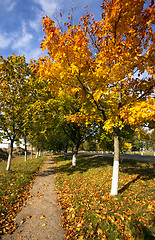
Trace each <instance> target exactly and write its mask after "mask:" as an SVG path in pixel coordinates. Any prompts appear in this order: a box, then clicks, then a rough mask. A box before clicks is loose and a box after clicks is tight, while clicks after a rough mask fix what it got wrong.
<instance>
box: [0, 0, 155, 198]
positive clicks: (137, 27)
mask: <svg viewBox="0 0 155 240" xmlns="http://www.w3.org/2000/svg"><path fill="white" fill-rule="evenodd" d="M102 9H103V13H102V20H101V21H95V20H94V18H93V16H92V15H90V14H89V13H88V12H86V15H85V16H83V17H82V18H81V20H80V22H79V23H78V24H77V25H73V24H70V23H67V24H65V26H64V28H62V27H60V26H57V25H56V23H55V22H54V21H53V20H52V19H50V18H49V17H48V16H47V17H46V18H43V27H44V31H45V37H44V40H43V42H42V44H41V47H42V49H43V50H45V49H47V50H48V56H46V57H44V58H43V57H42V58H40V59H39V60H38V61H33V63H31V69H30V67H29V66H27V64H25V60H24V57H23V56H22V57H17V56H15V55H14V56H11V57H9V58H8V60H7V61H6V60H4V59H3V58H1V86H2V88H1V90H0V91H1V93H2V94H1V99H0V104H1V105H0V108H1V109H0V110H1V126H2V127H3V131H4V132H5V134H7V137H9V139H10V141H13V140H15V137H17V136H20V134H21V135H22V136H29V138H32V140H33V141H34V142H35V141H36V144H37V145H38V148H39V147H42V146H43V145H45V143H47V144H46V146H48V148H50V146H49V145H51V144H53V145H54V144H55V143H56V141H54V139H57V142H59V143H60V144H61V141H59V139H58V138H61V139H63V141H62V142H63V143H64V141H65V146H66V149H67V145H68V144H69V142H70V141H71V143H72V146H73V159H72V165H73V166H75V165H76V155H77V152H78V149H79V146H80V144H81V143H83V142H84V141H85V140H86V139H88V138H89V137H93V136H95V137H96V135H97V134H98V133H100V131H101V129H102V133H101V136H102V139H104V140H106V139H107V140H108V141H107V143H109V144H111V139H112V136H113V139H114V166H113V180H112V188H111V195H116V194H117V193H118V175H119V153H120V139H124V138H129V136H130V135H131V133H132V134H133V132H134V131H135V130H137V128H139V127H140V126H142V125H144V124H146V123H147V126H150V127H152V128H153V124H154V121H155V104H154V103H155V102H154V98H153V88H154V86H155V84H154V79H153V74H154V45H153V39H154V33H153V30H152V26H153V24H154V8H153V4H152V2H151V3H150V5H149V6H147V7H146V5H145V1H144V0H141V1H139V0H135V1H131V0H123V1H122V0H117V1H116V0H114V1H112V0H105V1H103V4H102ZM71 22H72V21H71ZM22 59H23V60H22ZM9 61H11V62H12V63H11V64H13V65H11V64H10V63H9ZM16 61H19V62H20V64H19V66H20V67H19V68H18V67H17V65H18V64H17V62H16ZM14 64H15V65H14ZM24 64H25V65H24ZM14 69H15V70H14ZM7 74H8V75H7ZM8 76H9V77H8ZM144 76H145V77H144ZM16 84H18V85H17V86H16ZM10 86H13V88H11V87H10ZM10 89H11V90H10ZM12 89H13V90H12ZM15 89H17V91H14V90H15ZM13 92H17V94H15V95H14V94H13ZM6 93H9V96H10V98H8V100H7V104H8V103H9V104H10V106H12V103H14V104H15V105H14V104H13V106H12V108H10V110H8V107H7V106H8V105H7V104H6V102H5V101H4V100H3V98H4V99H5V97H4V95H5V96H6ZM6 99H7V98H6ZM19 100H20V103H19ZM21 100H22V101H23V103H22V101H21ZM3 102H4V104H3ZM5 106H6V107H5ZM7 116H12V117H11V118H10V117H9V118H8V117H7ZM7 119H9V120H8V122H9V123H10V121H11V122H12V125H9V126H11V127H9V128H8V126H7V125H6V123H7ZM15 119H16V120H15ZM6 129H7V130H6ZM8 129H9V130H8ZM16 129H17V131H15V130H16ZM103 131H104V133H103ZM105 131H106V132H107V134H105ZM32 136H33V137H32ZM107 145H108V144H107Z"/></svg>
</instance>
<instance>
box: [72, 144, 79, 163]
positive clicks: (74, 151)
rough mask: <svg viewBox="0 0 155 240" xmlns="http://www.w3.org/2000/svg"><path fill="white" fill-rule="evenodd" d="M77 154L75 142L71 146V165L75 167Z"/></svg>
mask: <svg viewBox="0 0 155 240" xmlns="http://www.w3.org/2000/svg"><path fill="white" fill-rule="evenodd" d="M77 154H78V145H77V144H75V145H74V148H73V157H72V167H76V160H77Z"/></svg>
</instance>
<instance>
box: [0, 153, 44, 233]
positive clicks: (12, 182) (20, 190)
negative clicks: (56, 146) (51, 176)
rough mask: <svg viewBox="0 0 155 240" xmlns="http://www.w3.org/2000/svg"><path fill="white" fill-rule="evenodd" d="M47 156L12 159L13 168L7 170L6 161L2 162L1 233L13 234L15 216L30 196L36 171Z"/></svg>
mask: <svg viewBox="0 0 155 240" xmlns="http://www.w3.org/2000/svg"><path fill="white" fill-rule="evenodd" d="M44 158H45V156H41V157H40V158H37V159H36V158H33V159H30V158H29V157H28V160H27V161H26V162H25V161H24V156H18V157H15V158H13V159H12V164H11V170H10V171H6V170H5V169H6V164H7V163H6V162H5V161H2V162H0V235H1V234H4V233H7V234H11V233H12V232H13V231H14V230H15V228H16V224H15V223H14V218H15V216H16V213H17V212H18V211H19V210H20V209H21V206H22V204H23V202H24V201H25V200H26V199H27V198H28V195H29V193H28V190H29V189H30V188H31V186H32V184H33V181H34V178H35V176H36V173H37V172H38V171H39V168H40V166H41V164H42V162H43V160H44Z"/></svg>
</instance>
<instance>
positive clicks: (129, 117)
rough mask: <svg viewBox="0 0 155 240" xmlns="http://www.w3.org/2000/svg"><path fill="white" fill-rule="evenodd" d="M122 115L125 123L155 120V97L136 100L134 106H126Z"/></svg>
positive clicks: (138, 123)
mask: <svg viewBox="0 0 155 240" xmlns="http://www.w3.org/2000/svg"><path fill="white" fill-rule="evenodd" d="M121 117H123V119H124V121H125V123H129V124H132V125H136V124H137V125H140V124H141V123H143V122H146V121H148V120H149V121H150V120H153V121H155V99H153V98H151V97H149V98H148V99H147V100H144V101H141V102H138V101H137V102H134V103H133V105H132V106H130V105H129V106H125V107H123V108H122V110H121Z"/></svg>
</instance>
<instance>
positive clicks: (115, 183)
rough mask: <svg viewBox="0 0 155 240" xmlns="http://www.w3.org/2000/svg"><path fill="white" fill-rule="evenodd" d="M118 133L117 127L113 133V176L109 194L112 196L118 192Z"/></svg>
mask: <svg viewBox="0 0 155 240" xmlns="http://www.w3.org/2000/svg"><path fill="white" fill-rule="evenodd" d="M119 157H120V150H119V134H118V129H117V131H115V134H114V162H113V176H112V186H111V193H110V195H112V196H114V195H117V194H118V179H119Z"/></svg>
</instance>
